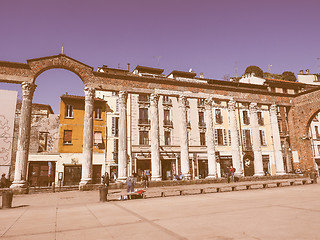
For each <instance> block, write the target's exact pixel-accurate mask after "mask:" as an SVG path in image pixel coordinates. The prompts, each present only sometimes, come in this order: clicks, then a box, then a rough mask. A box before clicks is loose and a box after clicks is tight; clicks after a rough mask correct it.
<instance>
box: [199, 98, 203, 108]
mask: <svg viewBox="0 0 320 240" xmlns="http://www.w3.org/2000/svg"><path fill="white" fill-rule="evenodd" d="M204 107H205V99H198V108H204Z"/></svg>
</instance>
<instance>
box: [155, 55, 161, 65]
mask: <svg viewBox="0 0 320 240" xmlns="http://www.w3.org/2000/svg"><path fill="white" fill-rule="evenodd" d="M161 57H162V56H153V58H155V59H156V60H157V67H159V63H160V58H161Z"/></svg>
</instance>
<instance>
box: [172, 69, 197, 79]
mask: <svg viewBox="0 0 320 240" xmlns="http://www.w3.org/2000/svg"><path fill="white" fill-rule="evenodd" d="M171 74H172V75H173V76H174V77H185V78H194V77H195V76H196V75H197V74H196V73H194V72H183V71H177V70H173V71H172V72H171V73H169V75H171ZM169 75H168V76H169Z"/></svg>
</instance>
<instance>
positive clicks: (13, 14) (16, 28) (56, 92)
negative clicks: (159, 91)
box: [0, 0, 320, 113]
mask: <svg viewBox="0 0 320 240" xmlns="http://www.w3.org/2000/svg"><path fill="white" fill-rule="evenodd" d="M319 9H320V1H318V0H304V1H296V0H277V1H274V0H268V1H262V0H242V1H239V0H225V1H222V0H197V1H190V0H161V1H159V0H156V1H155V0H134V1H133V0H117V1H115V0H112V1H111V0H90V1H88V0H85V1H83V0H63V1H61V0H55V1H49V0H28V1H25V0H20V1H17V0H1V5H0V29H1V32H0V61H10V62H22V63H26V61H27V59H32V58H39V57H45V56H51V55H57V54H59V53H60V52H61V46H62V44H63V46H64V53H65V54H66V55H67V56H69V57H72V58H74V59H76V60H78V61H80V62H83V63H85V64H87V65H89V66H92V67H94V69H95V70H96V69H97V67H101V66H102V65H108V66H109V67H113V68H118V67H120V68H122V69H127V63H130V64H131V70H133V69H134V67H135V66H137V65H143V66H150V67H158V68H163V69H165V71H164V73H165V74H169V73H170V72H171V71H173V70H180V71H188V70H189V69H190V68H192V69H193V71H195V72H196V73H197V74H198V75H199V73H200V72H203V73H204V76H205V77H206V78H212V79H218V80H219V79H220V80H222V79H223V78H224V76H227V75H228V76H236V75H237V76H241V75H242V74H243V73H244V71H245V69H246V67H247V66H250V65H257V66H259V67H260V68H261V69H262V70H263V71H265V72H266V71H268V65H272V67H271V72H272V73H278V74H281V73H282V72H284V71H292V72H294V73H295V74H297V73H298V72H299V70H300V69H304V70H305V69H310V72H311V73H319V72H320V69H319V65H320V59H319V60H318V59H317V58H320V41H319V39H320V31H319V27H318V26H319V16H318V11H319ZM236 69H237V70H236ZM36 84H37V86H38V87H37V89H36V92H35V95H34V102H37V103H45V104H50V105H51V106H52V107H53V109H54V111H55V113H59V103H60V96H61V95H62V94H63V93H65V92H68V93H69V94H75V95H83V88H84V85H83V83H82V81H81V80H80V79H79V78H78V77H77V76H76V75H75V74H74V73H72V72H68V71H66V70H62V69H56V70H48V71H46V72H44V73H42V74H41V75H40V76H39V77H38V78H37V79H36ZM20 88H21V87H20V86H19V85H18V86H17V85H15V86H8V84H0V89H13V90H19V96H20V97H21V90H20Z"/></svg>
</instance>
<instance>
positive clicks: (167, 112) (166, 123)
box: [163, 109, 172, 126]
mask: <svg viewBox="0 0 320 240" xmlns="http://www.w3.org/2000/svg"><path fill="white" fill-rule="evenodd" d="M163 125H164V126H169V125H170V126H171V125H172V124H171V120H170V110H167V109H165V110H163Z"/></svg>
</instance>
